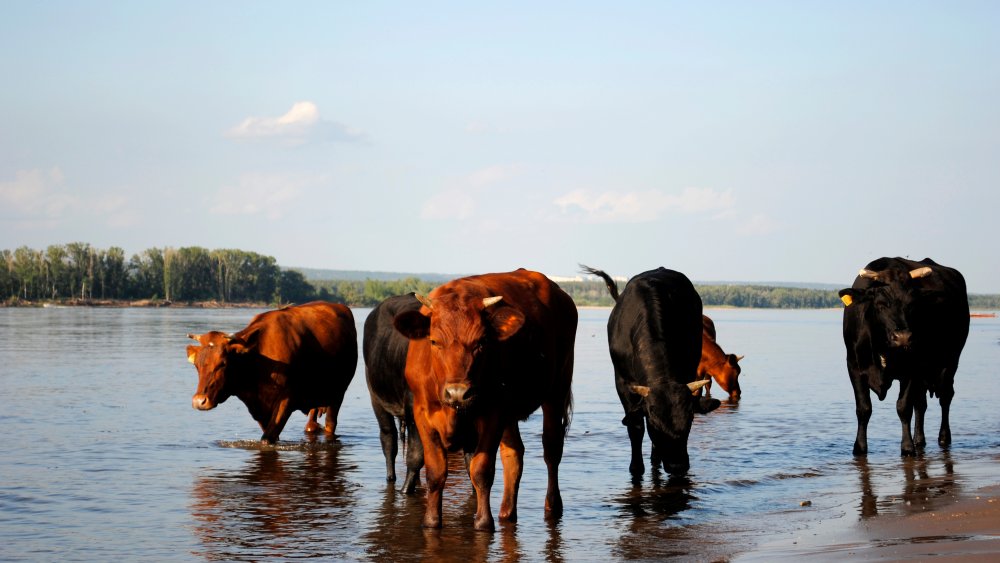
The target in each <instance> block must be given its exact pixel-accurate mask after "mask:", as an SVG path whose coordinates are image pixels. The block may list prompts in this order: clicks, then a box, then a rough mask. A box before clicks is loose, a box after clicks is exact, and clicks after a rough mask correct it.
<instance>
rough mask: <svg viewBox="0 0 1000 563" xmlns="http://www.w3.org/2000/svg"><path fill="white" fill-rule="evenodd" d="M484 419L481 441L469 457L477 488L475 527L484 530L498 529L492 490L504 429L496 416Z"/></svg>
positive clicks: (472, 476)
mask: <svg viewBox="0 0 1000 563" xmlns="http://www.w3.org/2000/svg"><path fill="white" fill-rule="evenodd" d="M490 418H492V420H483V421H482V422H481V424H479V428H478V430H479V441H478V443H477V444H476V451H475V453H473V454H472V456H471V458H468V459H469V464H468V470H469V477H470V479H471V480H472V488H473V489H475V490H476V519H475V521H474V527H475V529H477V530H480V531H483V532H492V531H494V530H495V529H496V526H495V523H494V521H493V512H492V510H491V509H490V491H491V490H492V489H493V480H494V479H495V478H496V467H497V448H499V447H500V437H501V435H502V432H503V429H502V427H501V425H500V424H499V421H498V420H497V419H496V418H495V417H490Z"/></svg>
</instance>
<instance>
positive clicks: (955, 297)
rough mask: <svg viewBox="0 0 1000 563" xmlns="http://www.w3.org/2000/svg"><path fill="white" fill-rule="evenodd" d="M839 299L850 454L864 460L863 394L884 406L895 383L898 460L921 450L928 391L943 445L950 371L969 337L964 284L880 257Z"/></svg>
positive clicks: (867, 406)
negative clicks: (852, 428)
mask: <svg viewBox="0 0 1000 563" xmlns="http://www.w3.org/2000/svg"><path fill="white" fill-rule="evenodd" d="M840 296H841V299H842V300H843V301H844V305H845V308H844V344H845V345H846V347H847V372H848V374H849V375H850V377H851V384H852V385H853V386H854V400H855V404H856V406H857V415H858V435H857V438H856V439H855V441H854V455H856V456H864V455H867V454H868V435H867V430H868V419H869V418H870V417H871V414H872V401H871V396H870V395H869V390H871V391H874V392H875V394H876V395H878V398H879V400H880V401H881V400H884V399H885V396H886V394H887V393H888V392H889V387H890V386H891V385H892V381H893V380H896V381H899V386H900V388H899V399H898V400H897V401H896V413H897V414H898V415H899V420H900V422H901V423H902V425H903V440H902V455H904V456H911V455H914V454H915V452H916V448H921V447H923V446H924V445H925V444H926V439H925V438H924V413H925V412H926V410H927V393H930V394H931V396H932V397H933V396H934V395H937V396H938V400H939V401H940V403H941V430H940V432H939V433H938V444H940V445H941V446H942V447H947V446H948V445H949V444H950V443H951V428H950V426H949V425H948V410H949V407H950V406H951V399H952V397H954V395H955V387H954V381H955V372H956V371H957V370H958V358H959V356H960V355H961V353H962V348H963V347H964V346H965V340H966V338H967V337H968V336H969V298H968V295H967V294H966V290H965V278H963V277H962V274H960V273H959V272H958V270H955V269H953V268H948V267H945V266H941V265H939V264H937V263H935V262H934V261H933V260H931V259H930V258H925V259H923V260H921V261H919V262H916V261H913V260H907V259H904V258H879V259H878V260H875V261H873V262H871V263H869V264H868V265H867V266H865V268H864V269H863V270H861V272H860V273H859V274H858V277H857V278H855V280H854V285H853V286H851V288H850V289H842V290H840ZM914 411H916V414H917V416H916V422H915V424H914V431H913V435H912V436H911V434H910V418H911V416H912V414H913V412H914Z"/></svg>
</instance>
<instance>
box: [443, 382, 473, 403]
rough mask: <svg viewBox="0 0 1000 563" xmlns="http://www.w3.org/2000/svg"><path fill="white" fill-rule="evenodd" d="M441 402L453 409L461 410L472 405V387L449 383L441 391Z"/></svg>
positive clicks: (466, 384) (464, 384)
mask: <svg viewBox="0 0 1000 563" xmlns="http://www.w3.org/2000/svg"><path fill="white" fill-rule="evenodd" d="M441 402H442V403H444V404H445V405H446V406H449V407H451V408H453V409H462V408H465V407H468V406H469V405H470V404H471V403H472V387H470V386H469V384H468V383H449V384H448V385H445V386H444V389H443V390H442V391H441Z"/></svg>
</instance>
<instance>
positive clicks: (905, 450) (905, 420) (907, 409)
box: [896, 377, 924, 456]
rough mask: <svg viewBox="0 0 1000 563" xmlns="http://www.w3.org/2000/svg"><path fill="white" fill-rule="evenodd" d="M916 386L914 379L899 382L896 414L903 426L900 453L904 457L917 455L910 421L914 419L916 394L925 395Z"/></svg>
mask: <svg viewBox="0 0 1000 563" xmlns="http://www.w3.org/2000/svg"><path fill="white" fill-rule="evenodd" d="M918 387H919V386H918V385H916V384H914V378H912V377H911V378H907V379H903V380H901V381H900V382H899V398H898V399H896V414H898V415H899V422H900V424H901V425H902V430H903V440H902V443H901V444H900V453H901V455H903V456H913V455H916V453H917V452H916V449H915V448H914V447H913V436H912V435H911V434H910V419H911V418H913V397H914V396H915V395H916V393H921V394H922V393H923V392H924V391H923V390H922V389H918Z"/></svg>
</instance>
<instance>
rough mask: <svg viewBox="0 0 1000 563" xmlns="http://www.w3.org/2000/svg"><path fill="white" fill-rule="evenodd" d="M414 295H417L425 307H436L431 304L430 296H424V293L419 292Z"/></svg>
mask: <svg viewBox="0 0 1000 563" xmlns="http://www.w3.org/2000/svg"><path fill="white" fill-rule="evenodd" d="M413 296H414V297H416V298H417V301H420V303H421V304H422V305H423V306H424V307H427V308H428V309H431V310H433V309H434V307H433V306H432V305H431V300H430V298H429V297H424V296H423V295H420V294H419V293H414V294H413Z"/></svg>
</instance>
